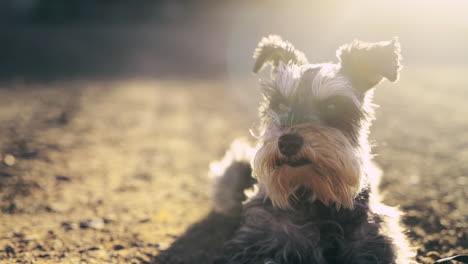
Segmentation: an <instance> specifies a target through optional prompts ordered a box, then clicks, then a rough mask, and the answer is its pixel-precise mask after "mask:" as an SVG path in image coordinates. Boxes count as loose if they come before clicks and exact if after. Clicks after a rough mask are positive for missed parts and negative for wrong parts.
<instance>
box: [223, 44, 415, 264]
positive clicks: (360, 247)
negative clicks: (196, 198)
mask: <svg viewBox="0 0 468 264" xmlns="http://www.w3.org/2000/svg"><path fill="white" fill-rule="evenodd" d="M399 51H400V50H399V43H398V42H397V40H392V41H388V42H379V43H374V44H371V43H363V42H357V41H355V42H353V43H351V44H348V45H344V46H342V47H341V48H339V50H338V51H337V55H338V58H339V59H340V62H339V63H338V64H332V63H327V64H309V63H308V62H307V59H306V57H305V56H304V55H303V54H302V52H300V51H297V50H296V49H295V48H294V47H293V46H292V45H291V44H290V43H288V42H286V41H283V40H282V39H281V38H279V37H277V36H270V37H268V38H264V39H263V40H262V41H261V42H260V44H259V47H258V48H257V50H256V52H255V55H254V57H255V58H256V59H257V61H256V63H255V66H254V72H258V71H259V70H260V69H261V68H262V67H263V65H264V64H265V63H271V64H272V66H273V71H272V76H271V79H270V80H267V81H264V82H263V83H262V88H263V95H264V102H263V104H262V106H261V108H260V114H261V118H262V126H261V128H260V136H258V138H259V147H258V148H257V149H255V151H252V150H250V149H249V147H248V146H247V145H242V144H239V143H236V144H234V145H233V146H234V147H233V150H231V151H230V152H228V154H227V156H226V158H225V159H224V161H223V162H222V163H220V164H221V166H218V169H221V171H219V170H218V171H217V173H215V174H217V176H219V177H218V179H217V183H216V188H215V209H216V211H218V212H219V213H222V214H225V215H232V214H239V213H241V214H242V219H243V220H242V223H241V226H240V228H239V229H238V230H237V232H236V233H235V234H234V237H233V238H232V239H231V240H230V241H228V242H227V243H226V245H225V250H224V253H223V256H221V257H220V258H219V259H218V261H217V263H232V264H234V263H236V264H247V263H249V264H250V263H252V264H253V263H255V264H256V263H258V264H291V263H297V264H301V263H304V264H306V263H307V264H312V263H317V264H318V263H320V264H322V263H323V264H325V263H328V264H331V263H350V264H351V263H359V264H366V263H381V264H387V263H408V262H409V260H410V258H411V256H412V254H411V253H410V249H409V246H408V245H407V243H406V240H405V238H404V235H403V232H402V230H401V228H400V226H399V224H398V221H399V218H398V216H399V214H398V212H397V211H396V210H395V209H393V208H389V207H386V206H384V205H383V204H381V202H380V199H379V196H378V195H377V188H376V186H377V185H378V178H379V171H378V170H377V169H376V168H375V167H374V166H373V165H372V162H371V154H370V147H369V144H368V141H367V134H368V128H369V125H370V121H371V120H372V119H373V105H372V104H371V102H370V101H371V99H372V91H373V90H372V88H373V87H374V86H375V85H376V84H378V83H379V82H380V81H381V80H382V79H383V78H386V79H388V80H390V81H396V80H397V78H398V73H399V69H400V63H399V61H400V54H399ZM239 150H240V151H239ZM240 152H242V154H240V155H239V154H238V153H240ZM250 154H252V155H250ZM236 155H237V156H236ZM255 179H256V180H257V181H258V185H257V187H258V188H257V192H256V194H254V195H253V196H252V197H250V198H249V200H248V201H247V202H246V203H245V204H242V203H243V202H244V200H245V198H246V196H245V195H244V190H245V189H248V188H250V187H251V186H253V184H254V183H255Z"/></svg>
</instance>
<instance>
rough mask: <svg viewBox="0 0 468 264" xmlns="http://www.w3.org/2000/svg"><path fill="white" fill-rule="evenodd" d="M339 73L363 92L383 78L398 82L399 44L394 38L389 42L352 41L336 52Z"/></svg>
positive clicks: (399, 66)
mask: <svg viewBox="0 0 468 264" xmlns="http://www.w3.org/2000/svg"><path fill="white" fill-rule="evenodd" d="M336 56H337V57H338V59H339V60H340V65H341V72H342V73H343V74H344V75H345V76H347V77H348V78H349V79H350V80H351V82H352V83H353V85H354V86H355V87H356V88H358V89H360V90H361V91H363V92H365V91H367V90H369V89H370V88H372V87H374V86H375V85H377V84H378V83H379V82H380V81H381V80H382V79H383V78H386V79H387V80H389V81H391V82H395V81H396V80H398V76H399V72H400V68H401V65H400V61H401V54H400V43H399V42H398V39H397V38H396V37H395V38H394V39H393V40H390V41H382V42H377V43H367V42H362V41H358V40H354V41H353V42H351V43H349V44H345V45H343V46H341V47H340V48H339V49H338V50H337V51H336Z"/></svg>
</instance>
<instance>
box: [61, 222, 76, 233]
mask: <svg viewBox="0 0 468 264" xmlns="http://www.w3.org/2000/svg"><path fill="white" fill-rule="evenodd" d="M62 227H63V228H65V230H66V231H70V230H75V229H78V224H77V223H73V222H62Z"/></svg>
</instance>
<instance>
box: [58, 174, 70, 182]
mask: <svg viewBox="0 0 468 264" xmlns="http://www.w3.org/2000/svg"><path fill="white" fill-rule="evenodd" d="M55 180H56V181H58V182H69V181H71V179H70V177H67V176H64V175H56V176H55Z"/></svg>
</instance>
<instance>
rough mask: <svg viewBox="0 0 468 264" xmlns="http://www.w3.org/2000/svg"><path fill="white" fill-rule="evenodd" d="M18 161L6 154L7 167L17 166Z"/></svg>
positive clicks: (4, 161)
mask: <svg viewBox="0 0 468 264" xmlns="http://www.w3.org/2000/svg"><path fill="white" fill-rule="evenodd" d="M15 162H16V159H15V157H14V156H13V155H11V154H6V155H5V158H3V163H5V165H7V166H13V165H15Z"/></svg>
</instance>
